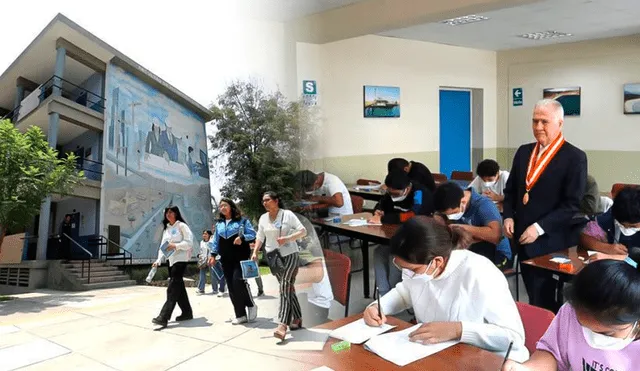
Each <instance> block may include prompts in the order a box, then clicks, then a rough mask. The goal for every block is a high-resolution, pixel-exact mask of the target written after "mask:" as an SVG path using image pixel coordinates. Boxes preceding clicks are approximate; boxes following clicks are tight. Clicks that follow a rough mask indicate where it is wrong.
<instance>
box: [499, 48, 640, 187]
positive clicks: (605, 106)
mask: <svg viewBox="0 0 640 371" xmlns="http://www.w3.org/2000/svg"><path fill="white" fill-rule="evenodd" d="M638 45H640V36H631V37H623V38H614V39H606V40H597V41H589V42H580V43H569V44H561V45H555V46H549V47H541V48H530V49H523V50H514V51H505V52H499V53H498V56H497V77H498V91H497V94H498V100H497V129H498V130H497V133H498V137H497V144H498V145H497V147H498V151H497V154H498V157H499V159H500V161H501V162H500V163H501V165H503V167H509V166H510V164H511V159H512V155H513V152H514V149H515V148H517V147H518V146H519V145H521V144H523V143H527V142H531V141H532V133H531V126H530V122H531V111H532V108H533V105H534V104H535V102H536V101H537V100H539V99H541V98H542V90H543V89H544V88H552V87H564V86H580V87H581V88H582V92H581V95H582V97H581V115H580V116H578V117H566V118H565V124H564V133H565V136H566V138H567V140H569V141H570V142H571V143H573V144H575V145H577V146H578V147H580V148H582V149H583V150H585V152H586V153H587V155H588V158H589V171H590V173H591V174H593V175H594V176H595V178H596V180H597V181H598V184H599V186H600V188H601V189H604V190H609V189H610V188H611V184H612V183H616V182H631V183H640V171H639V170H636V169H638V163H639V162H640V115H624V114H623V112H622V104H623V92H622V87H623V85H624V84H625V83H632V82H640V74H639V71H640V48H638ZM515 87H521V88H523V92H524V100H523V105H522V106H520V107H513V105H512V100H511V94H512V88H515Z"/></svg>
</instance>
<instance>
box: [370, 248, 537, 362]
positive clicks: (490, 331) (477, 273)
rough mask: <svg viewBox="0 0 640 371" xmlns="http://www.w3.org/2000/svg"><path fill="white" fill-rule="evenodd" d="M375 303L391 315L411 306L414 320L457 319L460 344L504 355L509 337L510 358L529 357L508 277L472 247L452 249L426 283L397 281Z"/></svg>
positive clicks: (450, 320) (420, 321) (520, 358)
mask: <svg viewBox="0 0 640 371" xmlns="http://www.w3.org/2000/svg"><path fill="white" fill-rule="evenodd" d="M372 304H375V302H374V303H372ZM380 306H381V307H382V312H383V313H384V314H390V315H392V314H395V313H399V312H401V311H403V310H406V309H409V308H411V307H413V309H414V311H415V315H416V319H417V321H418V322H419V323H428V322H437V321H443V322H461V323H462V336H461V338H460V341H461V342H462V343H466V344H471V345H475V346H477V347H479V348H483V349H486V350H489V351H492V352H495V353H498V354H500V355H501V356H502V357H504V355H505V353H506V351H507V348H508V347H509V343H510V342H511V341H513V348H512V349H511V354H510V356H509V358H510V359H513V360H515V361H518V362H523V361H526V360H527V359H529V352H528V351H527V348H526V347H525V345H524V327H523V325H522V319H521V318H520V314H519V313H518V308H517V307H516V304H515V302H514V300H513V297H512V296H511V292H510V291H509V285H508V283H507V279H506V278H505V276H504V274H502V272H500V270H499V269H498V268H496V266H495V265H494V264H493V263H492V262H491V261H490V260H489V259H487V258H485V257H483V256H480V255H478V254H475V253H473V252H471V251H468V250H454V251H452V252H451V256H450V258H449V261H448V263H447V266H446V268H445V270H444V272H443V273H442V274H441V275H440V276H439V277H437V278H435V279H433V280H431V281H428V282H427V283H425V282H424V281H420V280H418V279H416V280H403V281H402V282H400V283H398V284H397V285H396V287H395V288H394V289H393V290H391V291H389V292H388V293H387V294H386V295H385V296H383V297H382V298H380Z"/></svg>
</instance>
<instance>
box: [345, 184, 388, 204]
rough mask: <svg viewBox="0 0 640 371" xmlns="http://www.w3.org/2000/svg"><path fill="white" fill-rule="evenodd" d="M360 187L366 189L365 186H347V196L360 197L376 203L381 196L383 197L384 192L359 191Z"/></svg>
mask: <svg viewBox="0 0 640 371" xmlns="http://www.w3.org/2000/svg"><path fill="white" fill-rule="evenodd" d="M360 187H366V186H359V185H349V186H347V189H348V190H349V194H352V195H354V196H360V197H362V198H364V199H365V200H369V201H376V202H377V201H380V199H381V198H382V196H384V192H383V191H381V190H379V189H377V190H370V191H369V190H364V189H359V188H360Z"/></svg>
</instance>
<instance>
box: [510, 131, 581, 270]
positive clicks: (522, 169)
mask: <svg viewBox="0 0 640 371" xmlns="http://www.w3.org/2000/svg"><path fill="white" fill-rule="evenodd" d="M534 147H535V143H530V144H525V145H523V146H520V148H518V151H517V152H516V154H515V156H514V158H513V165H512V167H511V175H510V176H509V180H508V181H507V184H506V185H505V189H504V204H503V207H504V211H503V215H504V218H505V219H507V218H513V220H514V242H515V243H516V245H519V244H518V240H519V239H520V236H521V235H522V233H523V232H524V231H525V229H527V228H528V227H529V226H530V225H532V224H534V223H538V225H540V227H541V228H542V229H543V230H544V232H545V233H544V234H543V235H542V236H539V237H538V239H537V240H536V241H535V242H534V243H532V244H529V245H523V246H522V247H523V248H524V251H521V253H523V255H524V256H523V257H524V258H532V257H536V256H540V255H545V254H549V253H552V252H554V251H558V250H562V249H566V248H567V247H568V246H566V241H569V240H570V238H569V236H568V235H567V234H569V233H571V232H570V225H571V219H572V218H573V216H574V215H575V214H576V213H577V212H579V211H580V202H581V201H582V198H583V196H584V192H585V187H586V182H587V155H586V154H585V153H584V152H583V151H582V150H580V149H579V148H577V147H575V146H573V145H571V144H570V143H569V142H565V143H564V144H563V145H562V147H560V149H559V150H558V153H556V155H555V157H554V158H553V159H552V160H551V161H550V162H549V164H548V166H547V168H546V169H545V171H544V172H543V173H542V175H540V177H539V178H538V182H537V183H536V184H535V185H534V186H533V188H532V189H531V190H530V191H529V202H528V204H527V205H524V203H523V202H522V199H523V197H524V195H525V193H526V189H525V178H526V176H527V166H528V165H529V157H530V156H531V152H533V149H534ZM519 250H520V249H519Z"/></svg>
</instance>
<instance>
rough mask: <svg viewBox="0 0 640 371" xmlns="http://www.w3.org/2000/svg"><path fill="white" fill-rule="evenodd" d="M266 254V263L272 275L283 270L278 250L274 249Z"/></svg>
mask: <svg viewBox="0 0 640 371" xmlns="http://www.w3.org/2000/svg"><path fill="white" fill-rule="evenodd" d="M266 256H267V264H268V265H269V269H271V273H272V274H273V275H276V274H278V273H282V272H283V271H284V260H283V259H282V255H280V250H278V249H275V250H273V251H271V252H268V253H267V255H266Z"/></svg>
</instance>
